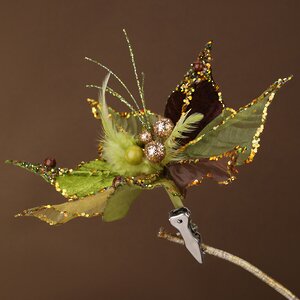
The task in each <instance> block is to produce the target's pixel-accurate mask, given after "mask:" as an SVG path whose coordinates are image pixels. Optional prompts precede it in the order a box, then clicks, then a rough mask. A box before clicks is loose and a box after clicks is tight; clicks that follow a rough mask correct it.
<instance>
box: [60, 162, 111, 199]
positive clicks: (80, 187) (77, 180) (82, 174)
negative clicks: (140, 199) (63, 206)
mask: <svg viewBox="0 0 300 300" xmlns="http://www.w3.org/2000/svg"><path fill="white" fill-rule="evenodd" d="M115 176H116V174H114V173H113V172H112V171H111V170H110V168H109V165H108V164H107V163H106V162H105V161H101V160H94V161H91V162H88V163H83V164H81V165H79V166H78V168H76V169H75V170H72V169H70V170H67V171H66V172H64V173H63V174H62V175H59V176H57V178H56V182H55V187H56V189H57V191H59V192H61V193H62V195H63V196H65V197H66V198H73V199H74V198H75V199H76V198H82V197H85V196H88V195H92V194H95V193H97V192H99V191H100V190H102V189H103V188H105V187H107V186H111V184H112V181H113V179H114V177H115Z"/></svg>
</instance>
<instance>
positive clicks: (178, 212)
mask: <svg viewBox="0 0 300 300" xmlns="http://www.w3.org/2000/svg"><path fill="white" fill-rule="evenodd" d="M190 216H191V212H190V210H189V209H188V208H186V207H181V208H177V209H174V210H172V211H171V212H170V213H169V221H170V223H171V225H172V226H174V227H175V228H176V229H177V230H178V231H179V232H180V235H181V236H182V238H183V240H184V244H185V247H186V248H187V249H188V250H189V251H190V253H191V254H192V255H193V256H194V258H195V259H196V260H197V261H198V262H199V263H200V264H201V263H202V251H201V246H200V245H201V236H200V234H199V232H198V231H197V226H196V225H195V224H193V223H192V221H191V218H190Z"/></svg>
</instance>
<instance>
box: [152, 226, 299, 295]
mask: <svg viewBox="0 0 300 300" xmlns="http://www.w3.org/2000/svg"><path fill="white" fill-rule="evenodd" d="M157 236H158V237H159V238H163V239H166V240H168V241H170V242H173V243H177V244H180V245H184V241H183V239H182V238H181V237H179V236H175V235H172V234H170V233H168V232H166V231H165V230H164V229H163V228H160V230H159V232H158V235H157ZM201 248H202V250H203V252H204V253H206V254H210V255H213V256H215V257H218V258H221V259H224V260H227V261H229V262H231V263H233V264H235V265H237V266H239V267H241V268H243V269H244V270H246V271H248V272H250V273H251V274H252V275H254V276H256V277H257V278H258V279H260V280H261V281H263V282H265V283H266V284H268V285H269V286H270V287H271V288H273V289H274V290H275V291H277V292H278V293H280V294H281V295H282V296H284V297H285V298H286V299H289V300H299V298H298V297H297V296H296V295H294V294H293V293H292V292H291V291H289V290H288V289H287V288H285V287H284V286H283V285H282V284H280V283H279V282H277V281H276V280H274V279H273V278H272V277H270V276H268V275H267V274H266V273H264V272H262V271H261V270H260V269H258V268H256V267H255V266H253V265H252V264H250V263H249V262H247V261H246V260H244V259H242V258H239V257H237V256H235V255H233V254H230V253H228V252H226V251H223V250H220V249H216V248H213V247H211V246H208V245H205V244H203V243H202V244H201Z"/></svg>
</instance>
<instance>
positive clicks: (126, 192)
mask: <svg viewBox="0 0 300 300" xmlns="http://www.w3.org/2000/svg"><path fill="white" fill-rule="evenodd" d="M124 33H125V37H126V39H127V42H128V45H129V51H130V56H131V60H132V64H133V70H134V74H135V78H136V81H137V86H138V91H139V96H140V100H139V101H138V100H137V99H136V98H135V97H134V96H133V94H132V93H131V92H130V91H129V89H128V88H127V87H126V85H125V84H124V83H123V81H122V80H121V79H120V78H119V77H118V76H117V75H116V74H115V73H114V72H112V71H111V70H110V69H108V68H107V67H106V66H104V65H102V64H101V63H100V62H97V61H95V60H92V59H90V58H86V59H87V60H89V61H91V62H93V63H95V64H97V65H99V66H101V67H102V68H104V69H106V70H107V71H108V75H107V76H106V77H105V79H104V81H103V84H102V86H96V85H89V86H88V87H95V88H97V89H98V90H99V99H98V100H94V99H88V100H87V101H88V103H89V104H90V106H91V109H92V113H93V115H94V117H95V118H96V119H97V121H99V122H101V124H102V128H103V134H102V138H101V140H100V142H99V151H98V152H99V155H98V156H97V158H95V160H93V161H89V162H82V163H80V164H79V165H78V166H77V167H75V168H74V169H67V168H63V167H59V166H56V162H55V160H53V159H46V160H45V162H44V163H38V164H33V163H28V162H21V161H16V160H10V161H7V162H9V163H12V164H14V165H16V166H19V167H22V168H25V169H27V170H28V171H31V172H33V173H35V174H38V175H40V176H41V177H42V178H43V179H44V180H46V181H47V182H48V183H50V184H51V185H53V186H54V187H55V189H56V190H57V191H58V192H60V193H61V194H62V195H63V196H64V197H65V198H66V199H67V201H66V202H64V203H61V204H58V205H43V206H40V207H35V208H31V209H28V210H25V211H23V212H22V213H20V214H18V215H17V216H34V217H37V218H39V219H41V220H43V221H46V222H47V223H49V224H50V225H56V224H63V223H66V222H67V221H70V220H71V219H74V218H76V217H94V216H102V219H103V220H104V221H115V220H118V219H121V218H123V217H124V216H125V215H126V214H127V212H128V210H129V208H130V206H131V205H132V203H133V201H134V200H135V199H136V198H137V197H138V196H139V194H140V193H141V192H142V191H143V190H148V189H153V188H156V187H162V188H164V189H165V190H166V192H167V193H168V195H169V197H170V200H171V201H172V204H173V206H174V207H175V208H180V207H183V201H184V198H185V197H186V191H187V189H188V188H189V187H191V186H195V185H198V184H200V183H202V181H203V179H205V178H210V179H212V180H214V181H216V182H217V183H219V184H228V183H230V182H232V181H233V180H234V179H235V177H236V174H237V167H238V166H240V165H243V164H247V163H250V162H252V161H253V158H254V156H255V155H256V153H257V150H258V148H259V142H260V135H261V133H262V131H263V129H264V123H265V120H266V117H267V110H268V108H269V105H270V104H271V102H272V100H273V98H274V95H275V94H276V92H277V91H278V90H279V89H280V88H281V86H282V85H283V84H285V83H286V82H287V81H288V80H290V79H291V77H288V78H284V79H279V80H277V81H276V82H275V83H273V84H272V85H271V86H270V87H269V88H268V89H267V90H266V91H265V92H264V93H263V94H262V95H261V96H259V97H258V98H256V99H254V100H253V101H252V102H250V103H249V104H247V105H246V106H244V107H242V108H240V109H238V110H234V109H232V108H229V107H226V105H225V104H224V102H223V100H222V95H221V92H220V90H219V87H218V85H217V84H216V83H215V81H214V79H213V77H212V66H211V64H212V58H211V48H212V42H208V43H207V44H206V46H205V47H204V50H203V51H202V52H200V54H199V55H198V57H197V58H196V60H195V61H194V62H193V63H192V64H191V66H190V68H189V70H188V72H187V73H186V74H185V76H184V78H183V80H182V81H181V82H180V83H179V84H178V86H177V87H176V89H175V90H174V91H173V92H172V93H171V95H170V96H169V98H168V100H167V103H166V106H165V111H164V115H159V114H156V113H154V112H151V111H150V110H148V109H147V108H146V105H145V95H144V79H143V78H144V77H143V78H142V80H141V81H140V79H139V75H138V73H137V69H136V65H135V60H134V56H133V51H132V48H131V45H130V43H129V40H128V37H127V35H126V32H125V31H124ZM109 77H114V78H115V79H117V80H118V81H119V83H120V84H121V85H122V86H123V87H124V88H125V90H126V91H127V93H128V95H129V100H126V99H125V97H123V96H121V95H120V94H119V93H117V92H116V91H114V90H113V89H111V88H110V87H109V86H108V80H109ZM107 94H110V95H112V96H113V97H116V98H117V99H118V100H119V101H121V102H122V103H124V104H125V105H126V106H127V107H128V109H129V112H121V113H119V112H117V111H115V110H114V109H113V108H111V107H110V106H108V105H107V100H106V95H107Z"/></svg>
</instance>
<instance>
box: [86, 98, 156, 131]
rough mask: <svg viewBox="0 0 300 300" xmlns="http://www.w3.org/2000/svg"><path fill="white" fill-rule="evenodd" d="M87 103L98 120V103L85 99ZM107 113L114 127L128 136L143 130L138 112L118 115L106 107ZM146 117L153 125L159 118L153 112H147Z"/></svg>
mask: <svg viewBox="0 0 300 300" xmlns="http://www.w3.org/2000/svg"><path fill="white" fill-rule="evenodd" d="M87 101H88V103H89V104H90V105H91V107H92V113H93V115H94V117H95V118H96V119H100V111H101V110H100V104H99V102H98V101H96V100H93V99H87ZM108 110H109V113H110V115H111V117H112V119H113V122H114V125H115V126H116V128H117V129H121V130H124V131H126V132H128V133H129V134H132V135H136V134H138V133H140V132H141V131H142V129H143V125H142V124H141V122H140V120H139V118H138V116H139V115H140V114H142V113H139V112H135V113H133V112H122V113H119V112H117V111H115V110H114V109H112V108H111V107H108ZM146 113H147V115H148V117H149V121H150V123H152V124H153V123H154V122H155V121H157V120H158V118H159V116H158V115H157V114H154V113H153V112H151V111H149V110H147V112H146Z"/></svg>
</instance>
